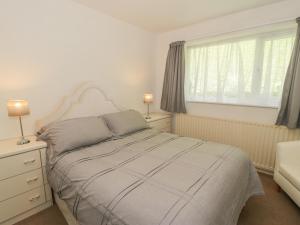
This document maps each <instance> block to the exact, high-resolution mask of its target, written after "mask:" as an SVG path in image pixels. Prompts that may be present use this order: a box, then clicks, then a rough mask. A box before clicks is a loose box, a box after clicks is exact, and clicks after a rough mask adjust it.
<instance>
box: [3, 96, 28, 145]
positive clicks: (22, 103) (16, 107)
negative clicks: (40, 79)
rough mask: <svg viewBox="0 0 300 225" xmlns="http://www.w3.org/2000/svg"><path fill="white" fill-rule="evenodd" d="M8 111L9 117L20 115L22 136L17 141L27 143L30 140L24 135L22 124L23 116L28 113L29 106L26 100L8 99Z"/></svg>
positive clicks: (21, 143)
mask: <svg viewBox="0 0 300 225" xmlns="http://www.w3.org/2000/svg"><path fill="white" fill-rule="evenodd" d="M7 111H8V116H9V117H19V122H20V128H21V135H22V137H21V138H20V140H19V141H18V142H17V144H18V145H23V144H27V143H29V142H30V141H29V140H28V139H26V138H25V137H24V133H23V126H22V118H21V117H22V116H25V115H28V114H29V113H30V112H29V107H28V102H27V101H26V100H8V101H7Z"/></svg>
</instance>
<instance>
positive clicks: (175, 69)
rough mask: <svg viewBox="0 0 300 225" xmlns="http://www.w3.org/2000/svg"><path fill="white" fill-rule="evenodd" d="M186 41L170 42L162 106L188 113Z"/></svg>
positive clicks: (168, 109)
mask: <svg viewBox="0 0 300 225" xmlns="http://www.w3.org/2000/svg"><path fill="white" fill-rule="evenodd" d="M184 44H185V41H177V42H174V43H171V44H170V49H169V52H168V57H167V63H166V69H165V78H164V85H163V90H162V97H161V103H160V108H161V109H162V110H165V111H167V112H173V113H186V108H185V99H184V76H185V56H184Z"/></svg>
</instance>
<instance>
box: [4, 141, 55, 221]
mask: <svg viewBox="0 0 300 225" xmlns="http://www.w3.org/2000/svg"><path fill="white" fill-rule="evenodd" d="M29 139H30V143H28V144H24V145H17V144H16V142H17V139H7V140H1V141H0V165H1V169H0V224H1V225H8V224H14V223H16V222H18V221H20V220H23V219H25V218H26V217H29V216H31V215H33V214H36V213H37V212H39V211H41V210H43V209H46V208H48V207H50V206H51V205H52V194H51V189H50V187H49V185H48V182H47V177H46V170H45V164H46V143H45V142H41V141H35V139H36V137H34V136H32V137H30V138H29Z"/></svg>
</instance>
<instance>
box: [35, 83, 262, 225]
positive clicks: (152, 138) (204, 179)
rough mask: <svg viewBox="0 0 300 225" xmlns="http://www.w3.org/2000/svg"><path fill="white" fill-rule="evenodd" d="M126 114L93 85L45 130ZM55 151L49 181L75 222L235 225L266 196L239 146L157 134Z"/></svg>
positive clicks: (115, 138)
mask: <svg viewBox="0 0 300 225" xmlns="http://www.w3.org/2000/svg"><path fill="white" fill-rule="evenodd" d="M95 99H97V103H99V104H98V105H99V108H95V104H94V103H95ZM84 102H85V103H84ZM88 102H93V104H92V105H93V106H91V107H90V108H89V107H87V105H89V104H88ZM104 111H105V112H104ZM118 111H122V110H120V108H117V107H116V104H114V103H113V102H112V101H111V100H109V99H108V98H107V97H106V96H105V95H104V94H103V92H102V91H101V89H99V88H98V87H97V86H95V85H91V84H85V85H83V86H81V87H80V88H79V89H77V90H76V91H75V92H74V93H73V94H72V95H71V96H69V97H67V98H65V99H64V101H63V103H62V105H61V106H60V107H59V109H58V110H57V111H56V113H52V115H50V116H48V117H47V118H46V119H43V120H41V121H39V123H40V124H39V126H40V127H41V126H44V125H46V124H48V123H49V122H52V123H53V122H55V121H59V120H64V119H69V118H77V117H85V116H92V115H97V116H100V117H101V115H103V114H107V113H115V112H118ZM103 112H104V113H103ZM65 141H66V142H67V140H65ZM48 144H49V143H48ZM48 146H49V145H48ZM50 150H51V149H48V150H47V158H48V161H47V175H48V181H49V184H50V185H51V187H52V190H53V192H54V194H55V196H56V199H57V203H58V204H59V206H60V208H61V209H62V211H63V213H64V214H65V216H66V218H69V219H68V222H69V224H71V223H74V224H75V223H77V224H81V225H96V224H97V225H100V224H101V225H167V224H168V225H169V224H172V225H234V224H237V221H238V218H239V214H240V212H241V210H242V208H243V206H244V205H245V203H246V201H247V200H248V198H249V197H251V196H253V195H261V194H263V190H262V186H261V183H260V180H259V178H258V175H257V172H256V170H255V168H254V167H253V165H252V163H251V161H250V160H249V159H248V157H247V156H246V155H245V154H244V153H243V152H242V151H241V150H239V149H237V148H236V147H233V146H228V145H223V144H218V143H213V142H207V141H204V140H200V139H194V138H189V137H181V136H178V135H175V134H171V133H164V132H160V131H158V130H154V129H150V128H143V129H138V130H136V131H134V132H129V133H126V134H124V135H113V136H112V137H110V138H107V139H105V140H103V141H100V142H97V143H95V144H90V145H86V146H81V147H79V148H73V149H72V150H68V151H64V152H63V153H61V154H51V151H50ZM66 208H67V209H66ZM70 213H71V214H72V216H71V215H70Z"/></svg>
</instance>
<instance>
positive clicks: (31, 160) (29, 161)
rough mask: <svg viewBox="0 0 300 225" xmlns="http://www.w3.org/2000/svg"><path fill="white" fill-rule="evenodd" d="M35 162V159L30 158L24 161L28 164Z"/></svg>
mask: <svg viewBox="0 0 300 225" xmlns="http://www.w3.org/2000/svg"><path fill="white" fill-rule="evenodd" d="M34 162H35V159H30V160H26V161H24V164H25V165H28V164H31V163H34Z"/></svg>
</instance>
